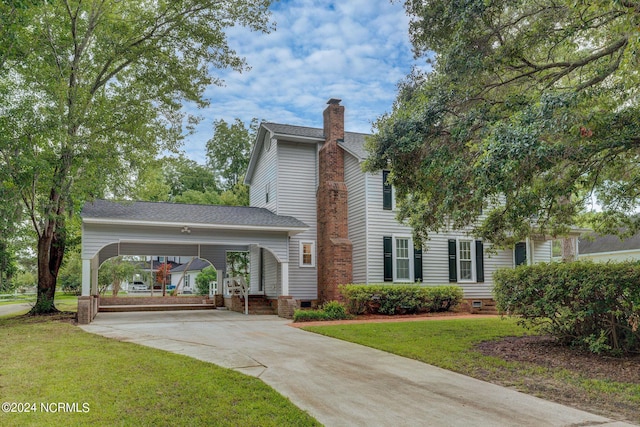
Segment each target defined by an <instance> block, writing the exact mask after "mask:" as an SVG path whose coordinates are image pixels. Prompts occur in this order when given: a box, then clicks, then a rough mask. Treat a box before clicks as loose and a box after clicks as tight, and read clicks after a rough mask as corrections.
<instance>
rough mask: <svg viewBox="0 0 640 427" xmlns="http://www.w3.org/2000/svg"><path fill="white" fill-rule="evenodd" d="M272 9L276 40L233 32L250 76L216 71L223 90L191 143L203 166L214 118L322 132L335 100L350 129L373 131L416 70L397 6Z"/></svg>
mask: <svg viewBox="0 0 640 427" xmlns="http://www.w3.org/2000/svg"><path fill="white" fill-rule="evenodd" d="M272 10H273V19H274V20H275V21H276V23H277V29H276V31H274V32H272V33H270V34H262V33H254V32H249V31H248V30H246V29H244V28H242V27H234V28H232V29H230V30H229V31H228V33H227V34H228V37H229V42H230V45H231V46H232V48H233V49H235V50H236V52H237V53H238V54H239V55H240V56H243V57H246V59H247V63H248V64H249V66H251V70H249V71H246V72H244V73H242V74H239V73H235V72H233V71H227V70H222V71H220V70H212V72H213V73H214V74H215V75H217V76H219V77H221V78H222V79H223V80H224V81H225V86H223V87H211V88H209V89H208V90H207V92H206V96H207V97H208V98H209V99H210V101H211V105H210V107H208V108H206V109H205V110H202V111H199V114H200V115H202V116H204V117H205V120H203V122H202V123H201V124H200V125H199V126H198V128H197V132H196V134H194V135H191V136H189V137H188V138H187V139H186V141H185V146H184V150H185V151H186V153H187V155H188V156H190V157H191V158H193V159H194V160H197V161H203V160H202V159H204V147H205V143H206V141H207V140H208V139H209V138H211V133H212V128H213V125H212V124H213V121H214V120H218V119H224V120H227V121H232V120H233V119H234V118H236V117H239V118H240V119H241V120H243V121H244V122H245V123H249V121H250V120H251V119H252V118H253V117H257V118H258V119H264V120H267V121H273V122H279V123H288V124H295V125H303V126H315V127H321V126H322V110H323V109H324V107H325V103H326V101H327V100H328V99H329V98H340V99H342V100H343V102H342V104H343V105H344V106H345V108H346V117H345V126H346V128H347V130H351V131H356V132H370V131H371V123H372V122H373V121H375V120H376V118H377V117H378V116H380V115H381V114H383V113H384V112H386V111H389V110H390V109H391V105H392V103H393V101H394V99H395V95H396V85H397V83H398V81H400V80H401V79H402V78H404V76H406V75H407V74H408V73H409V72H410V70H411V67H412V66H413V65H415V62H414V59H413V55H412V52H411V46H410V43H409V41H408V34H407V29H408V22H409V20H408V18H407V17H406V15H405V14H404V9H403V7H402V4H399V3H398V2H394V3H393V4H392V3H390V2H388V1H387V0H349V1H328V0H324V1H323V0H283V1H280V2H277V3H274V5H273V6H272ZM422 62H424V61H422ZM422 65H423V64H421V63H418V66H422Z"/></svg>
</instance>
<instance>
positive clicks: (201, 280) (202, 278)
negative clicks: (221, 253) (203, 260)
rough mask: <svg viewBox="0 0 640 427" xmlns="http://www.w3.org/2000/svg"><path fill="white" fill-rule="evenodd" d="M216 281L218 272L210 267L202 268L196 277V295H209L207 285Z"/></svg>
mask: <svg viewBox="0 0 640 427" xmlns="http://www.w3.org/2000/svg"><path fill="white" fill-rule="evenodd" d="M217 279H218V272H217V271H216V269H215V268H214V267H213V266H212V265H210V266H209V267H205V268H203V269H202V271H201V272H200V273H199V274H198V275H197V276H196V289H197V290H198V295H209V283H211V282H215V281H216V280H217Z"/></svg>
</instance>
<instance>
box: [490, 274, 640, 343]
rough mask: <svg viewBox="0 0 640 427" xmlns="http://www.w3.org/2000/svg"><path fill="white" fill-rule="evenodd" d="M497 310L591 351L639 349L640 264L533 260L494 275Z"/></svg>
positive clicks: (563, 340)
mask: <svg viewBox="0 0 640 427" xmlns="http://www.w3.org/2000/svg"><path fill="white" fill-rule="evenodd" d="M493 278H494V282H495V284H494V296H495V300H496V303H497V307H498V310H500V311H502V312H505V313H508V314H510V315H515V316H519V317H520V318H521V320H522V321H523V322H522V323H524V324H525V325H526V326H529V327H541V328H542V332H546V333H549V334H551V335H553V336H555V337H556V338H558V339H559V340H560V341H561V342H563V343H566V344H573V345H580V346H584V347H586V348H588V349H589V350H590V351H591V352H594V353H609V354H621V353H628V352H637V351H640V330H639V325H640V263H638V262H622V263H613V262H611V263H597V264H596V263H593V262H588V261H578V262H572V263H552V264H537V265H532V266H520V267H517V268H515V269H503V270H498V271H497V272H496V273H494V276H493Z"/></svg>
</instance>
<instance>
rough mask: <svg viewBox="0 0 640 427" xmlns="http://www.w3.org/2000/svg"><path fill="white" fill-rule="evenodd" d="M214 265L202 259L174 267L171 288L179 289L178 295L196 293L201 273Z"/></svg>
mask: <svg viewBox="0 0 640 427" xmlns="http://www.w3.org/2000/svg"><path fill="white" fill-rule="evenodd" d="M211 265H212V264H211V263H210V262H209V261H205V260H203V259H200V258H195V259H193V261H187V262H186V263H184V264H182V265H179V266H177V267H174V268H172V269H171V286H172V287H173V289H176V288H177V287H178V284H180V287H179V288H178V293H196V292H197V289H196V277H198V274H200V272H201V271H202V270H203V269H205V268H207V267H210V266H211Z"/></svg>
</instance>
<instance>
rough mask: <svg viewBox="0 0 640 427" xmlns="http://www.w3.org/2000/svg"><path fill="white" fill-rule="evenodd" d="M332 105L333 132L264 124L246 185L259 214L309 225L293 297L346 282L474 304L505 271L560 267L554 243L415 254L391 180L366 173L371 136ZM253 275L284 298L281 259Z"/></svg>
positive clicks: (457, 240) (299, 238)
mask: <svg viewBox="0 0 640 427" xmlns="http://www.w3.org/2000/svg"><path fill="white" fill-rule="evenodd" d="M328 104H329V106H328V107H327V109H326V110H325V113H324V119H325V122H324V129H317V128H308V127H300V126H291V125H286V124H277V123H262V124H261V126H260V128H259V129H258V133H257V139H256V142H255V144H254V146H253V150H252V153H251V159H250V162H249V168H248V171H247V174H246V178H245V183H246V184H248V185H249V186H250V204H251V206H257V207H263V208H266V209H269V210H270V211H272V212H274V213H275V214H277V215H291V216H295V217H296V218H298V219H299V220H301V221H303V222H304V223H306V224H309V228H308V229H307V230H305V231H304V232H301V233H299V234H296V235H295V236H292V237H291V238H290V242H289V253H290V263H289V282H290V283H289V294H288V295H290V296H291V297H293V298H294V299H297V300H302V301H304V300H315V299H317V298H318V297H319V298H320V299H323V300H328V299H335V298H337V297H338V294H337V289H336V286H337V285H339V284H342V283H364V284H371V283H383V282H394V283H414V282H421V283H423V284H427V285H441V284H449V283H457V284H458V285H460V286H461V287H462V288H463V290H464V294H465V297H467V298H479V299H484V298H487V299H488V298H491V297H492V294H491V290H492V285H493V272H494V271H495V270H496V269H498V268H501V267H514V266H515V265H518V264H523V263H533V262H541V261H547V262H548V261H550V260H551V241H550V240H547V239H543V240H528V241H526V242H522V243H520V244H518V245H516V247H515V248H514V249H512V250H499V251H497V252H496V253H491V254H489V251H488V249H490V245H489V244H488V243H484V242H482V241H481V240H477V239H474V238H473V237H471V236H469V235H468V234H467V233H465V232H464V231H452V232H449V233H444V234H434V235H432V236H431V240H430V241H429V242H428V243H427V246H426V247H425V248H422V249H417V248H415V247H414V242H413V238H412V230H411V228H409V227H408V226H406V225H403V224H400V223H398V222H397V220H396V219H395V215H396V212H395V206H394V204H395V203H394V197H393V193H394V192H393V189H392V188H391V186H390V185H389V184H387V182H386V177H387V171H382V172H380V173H367V172H363V171H362V168H361V166H362V162H363V160H364V159H365V158H366V156H367V153H366V152H365V150H364V141H365V137H366V135H365V134H361V133H352V132H345V131H344V107H343V106H341V105H339V100H330V101H329V103H328ZM260 260H261V261H260ZM252 266H254V271H253V272H252V277H256V278H261V279H260V280H262V281H264V282H265V289H266V293H267V295H268V296H270V297H274V298H275V297H278V296H280V295H281V294H280V289H279V288H278V285H277V283H278V279H277V278H278V269H277V263H276V262H274V260H273V259H272V257H271V255H270V254H268V253H266V254H265V253H259V252H258V250H257V249H255V250H254V251H253V252H252ZM258 269H260V271H258ZM327 274H328V276H327Z"/></svg>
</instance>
